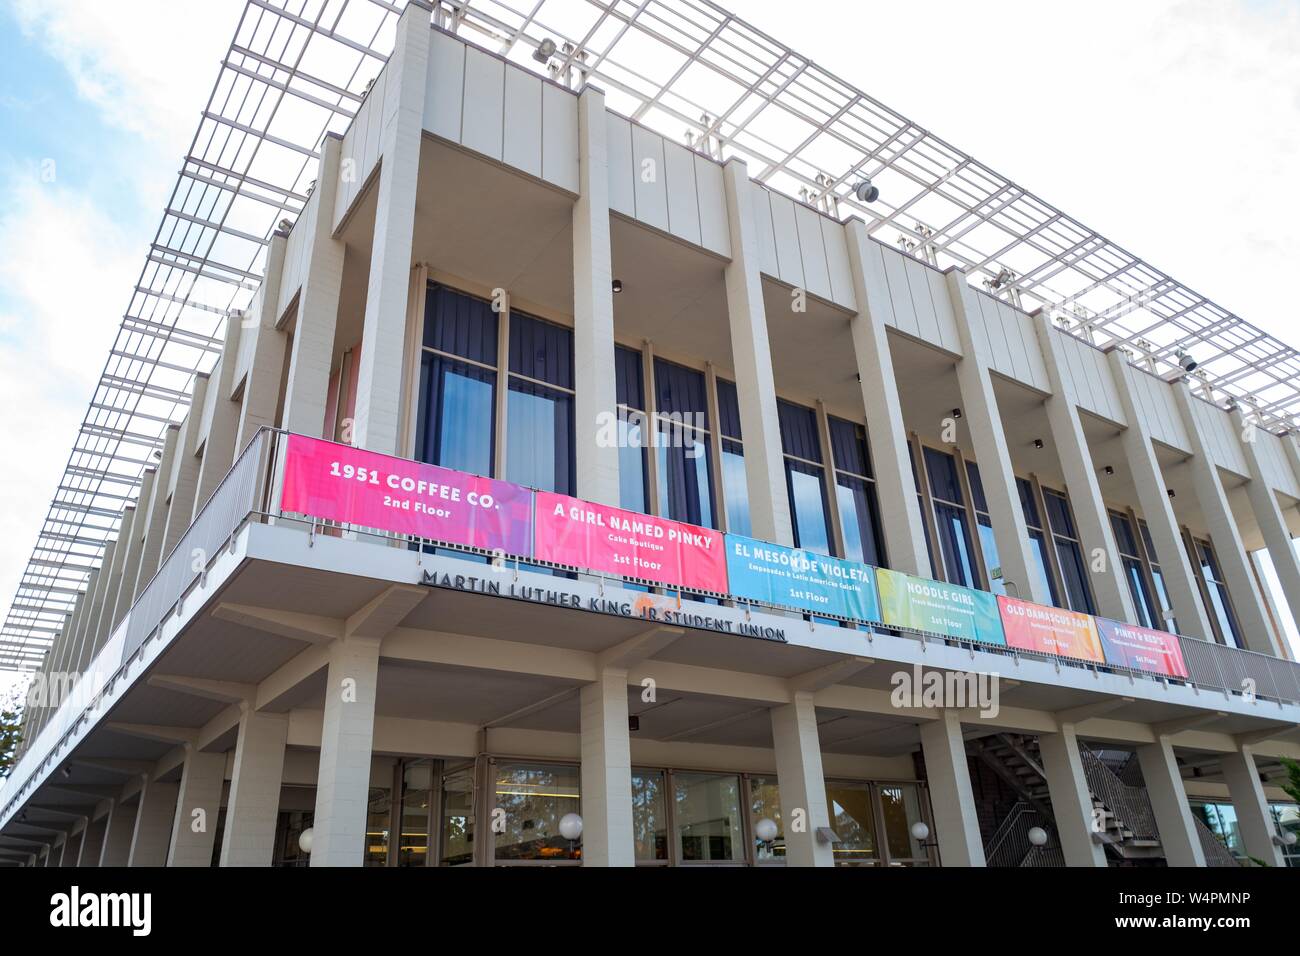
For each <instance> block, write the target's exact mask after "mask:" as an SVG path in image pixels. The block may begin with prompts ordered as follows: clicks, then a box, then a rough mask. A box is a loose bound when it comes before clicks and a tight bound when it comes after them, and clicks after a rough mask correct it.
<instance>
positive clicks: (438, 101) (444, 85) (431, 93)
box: [424, 30, 465, 143]
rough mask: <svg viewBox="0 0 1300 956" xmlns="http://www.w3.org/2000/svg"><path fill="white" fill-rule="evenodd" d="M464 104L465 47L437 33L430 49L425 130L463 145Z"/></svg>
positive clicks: (425, 101)
mask: <svg viewBox="0 0 1300 956" xmlns="http://www.w3.org/2000/svg"><path fill="white" fill-rule="evenodd" d="M464 101H465V44H464V43H461V42H460V41H459V40H457V39H456V38H455V37H451V36H448V35H447V34H445V33H442V32H440V31H438V30H434V31H433V42H432V44H431V45H430V47H429V85H428V88H427V89H426V91H425V95H424V128H425V129H427V130H428V131H429V132H430V133H433V134H434V135H435V136H441V137H442V138H443V139H448V140H451V141H452V142H453V143H459V142H460V117H461V106H462V104H463V103H464Z"/></svg>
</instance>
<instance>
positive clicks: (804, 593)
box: [726, 534, 880, 621]
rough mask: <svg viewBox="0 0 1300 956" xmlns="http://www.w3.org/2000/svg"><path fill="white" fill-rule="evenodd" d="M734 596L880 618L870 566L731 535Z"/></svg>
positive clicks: (730, 572) (729, 565)
mask: <svg viewBox="0 0 1300 956" xmlns="http://www.w3.org/2000/svg"><path fill="white" fill-rule="evenodd" d="M726 541H727V580H728V582H729V584H730V590H729V592H728V593H730V594H734V595H735V596H736V597H741V598H749V599H751V600H754V601H762V602H764V603H766V604H776V605H780V606H783V607H798V608H803V609H804V610H807V611H812V612H813V613H815V614H826V615H829V616H832V617H847V618H852V619H853V620H858V621H878V620H880V602H879V601H878V600H877V599H876V581H875V574H874V572H873V571H872V569H871V568H870V567H868V566H867V565H865V564H857V563H855V562H853V561H842V560H840V559H839V558H828V557H826V556H825V555H821V554H817V553H815V552H813V551H797V550H795V549H794V548H785V547H781V546H780V545H775V544H767V543H766V542H764V541H756V540H754V539H753V538H744V537H741V536H740V535H735V534H729V535H727V536H726Z"/></svg>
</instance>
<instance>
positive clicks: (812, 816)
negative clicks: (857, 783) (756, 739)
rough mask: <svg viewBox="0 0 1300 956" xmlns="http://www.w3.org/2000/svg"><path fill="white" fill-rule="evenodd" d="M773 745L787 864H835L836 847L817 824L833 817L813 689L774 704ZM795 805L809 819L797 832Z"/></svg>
mask: <svg viewBox="0 0 1300 956" xmlns="http://www.w3.org/2000/svg"><path fill="white" fill-rule="evenodd" d="M772 745H773V749H774V750H775V753H776V784H777V789H778V790H779V791H780V794H781V820H782V823H783V824H784V826H783V827H782V829H783V830H784V831H785V833H784V836H785V859H786V864H787V865H789V866H834V865H835V848H834V847H833V846H832V845H831V844H830V843H822V842H820V841H818V839H817V828H818V827H829V826H830V825H831V818H830V812H829V810H828V809H827V807H826V777H825V774H824V773H823V772H822V749H821V740H820V738H819V737H818V735H817V708H816V707H815V706H813V695H812V693H810V692H809V691H804V690H798V691H795V692H794V699H793V700H792V701H791V702H790V703H788V704H782V705H781V706H779V707H773V708H772ZM796 810H802V811H803V819H804V823H805V824H806V826H804V827H803V829H802V831H801V832H795V831H794V829H793V826H792V824H793V821H794V813H795V811H796Z"/></svg>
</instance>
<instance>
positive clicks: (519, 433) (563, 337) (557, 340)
mask: <svg viewBox="0 0 1300 956" xmlns="http://www.w3.org/2000/svg"><path fill="white" fill-rule="evenodd" d="M506 415H507V419H506V435H507V439H506V480H507V481H513V482H515V483H516V484H520V485H526V486H528V487H530V488H537V489H540V490H542V491H554V492H558V493H560V494H564V495H571V494H574V493H575V490H576V489H575V485H576V481H575V478H574V435H573V332H572V331H571V330H569V329H566V328H564V327H563V326H560V325H554V324H552V323H550V322H544V321H542V320H541V319H537V318H534V317H532V316H531V315H525V314H524V313H522V312H515V311H511V313H510V394H509V396H508V398H507V402H506ZM592 437H594V433H593V436H587V438H588V440H590V439H591V438H592Z"/></svg>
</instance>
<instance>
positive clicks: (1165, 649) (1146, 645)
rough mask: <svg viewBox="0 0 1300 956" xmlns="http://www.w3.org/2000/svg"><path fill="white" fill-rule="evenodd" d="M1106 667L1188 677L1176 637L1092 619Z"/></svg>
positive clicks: (1165, 633) (1163, 632)
mask: <svg viewBox="0 0 1300 956" xmlns="http://www.w3.org/2000/svg"><path fill="white" fill-rule="evenodd" d="M1096 621H1097V633H1098V634H1099V635H1100V636H1101V646H1102V648H1103V649H1104V650H1105V652H1106V663H1107V664H1113V665H1115V666H1116V667H1131V668H1133V669H1134V670H1138V671H1150V672H1152V673H1154V674H1163V675H1164V676H1165V677H1188V676H1190V675H1189V674H1188V671H1187V664H1186V663H1185V662H1184V661H1183V648H1182V645H1180V644H1179V643H1178V636H1177V635H1176V634H1169V633H1167V632H1166V631H1157V630H1153V629H1152V628H1149V627H1137V626H1136V625H1133V624H1120V623H1119V622H1118V621H1108V620H1106V619H1105V618H1101V617H1099V618H1096Z"/></svg>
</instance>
